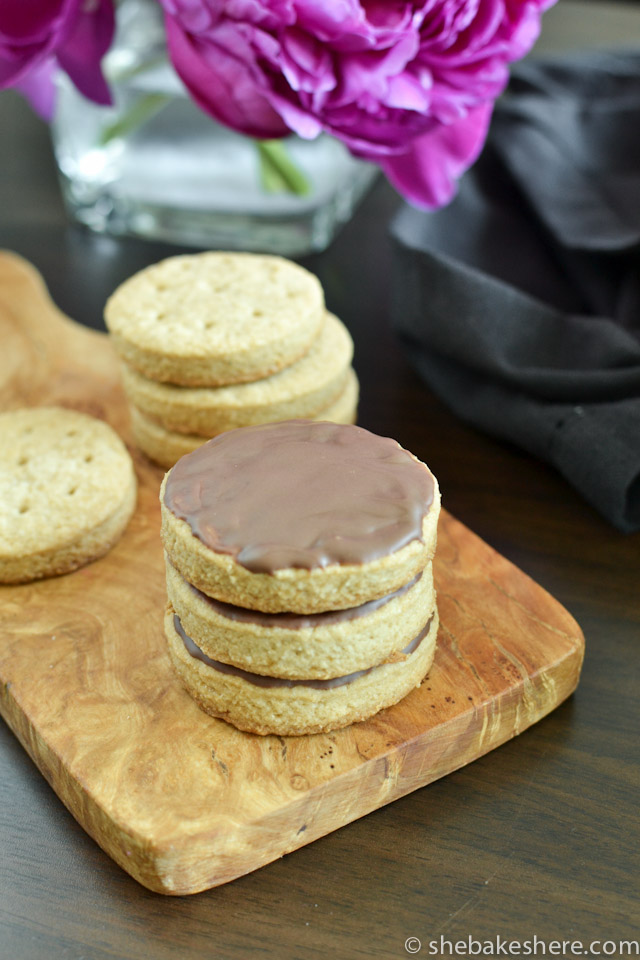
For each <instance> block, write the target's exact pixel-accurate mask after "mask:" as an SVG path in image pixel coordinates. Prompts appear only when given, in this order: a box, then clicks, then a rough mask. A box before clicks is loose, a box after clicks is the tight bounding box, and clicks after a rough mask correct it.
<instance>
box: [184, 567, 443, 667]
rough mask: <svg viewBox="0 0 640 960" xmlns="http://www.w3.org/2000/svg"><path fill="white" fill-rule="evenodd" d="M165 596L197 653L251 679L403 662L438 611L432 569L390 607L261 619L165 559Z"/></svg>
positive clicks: (387, 602)
mask: <svg viewBox="0 0 640 960" xmlns="http://www.w3.org/2000/svg"><path fill="white" fill-rule="evenodd" d="M167 593H168V596H169V601H170V603H171V605H172V607H173V609H174V610H175V612H176V613H177V614H178V617H179V618H180V621H181V623H182V626H183V628H184V630H185V633H187V634H188V635H189V636H190V637H192V638H193V639H194V640H195V641H196V642H197V644H198V646H199V647H200V649H201V650H202V651H203V652H204V653H206V654H207V656H209V657H211V658H212V659H213V660H220V661H222V662H223V663H229V664H232V665H234V666H236V667H241V668H243V669H244V670H248V671H249V672H251V673H259V674H266V675H267V676H271V677H286V678H289V679H300V678H317V679H327V678H331V677H341V676H345V675H346V674H349V673H353V672H354V671H355V670H365V669H367V668H369V667H373V666H376V665H378V664H381V663H384V662H386V661H391V660H394V659H397V658H398V657H400V659H402V657H401V655H400V651H402V650H403V649H404V648H405V647H406V646H407V644H408V643H410V641H411V640H413V638H414V637H416V636H417V635H418V633H419V632H420V630H421V629H422V627H423V626H424V624H425V623H426V622H427V620H428V619H429V617H430V616H431V614H432V613H433V610H434V608H435V602H436V597H435V590H434V587H433V572H432V567H431V564H428V565H427V567H426V568H425V570H424V571H423V573H422V575H421V576H419V577H418V579H416V580H415V581H414V582H411V583H410V584H408V585H406V586H405V587H401V588H400V590H399V591H397V592H396V593H395V594H394V595H392V596H391V597H390V598H389V599H385V601H374V602H371V603H367V604H365V605H364V606H361V607H359V608H356V609H355V610H346V611H341V612H331V613H319V614H315V615H312V616H304V615H303V616H300V617H295V616H294V615H291V614H256V613H255V611H249V610H246V609H239V608H237V607H231V606H229V605H228V604H221V603H220V602H218V601H215V600H211V599H210V598H208V597H206V596H205V595H204V594H202V593H200V592H198V591H196V590H195V589H194V588H193V587H192V586H190V585H189V584H188V583H187V581H186V580H185V579H184V578H183V577H182V576H181V575H180V574H179V573H178V571H177V570H176V569H175V567H174V566H173V565H172V564H171V562H170V561H168V560H167Z"/></svg>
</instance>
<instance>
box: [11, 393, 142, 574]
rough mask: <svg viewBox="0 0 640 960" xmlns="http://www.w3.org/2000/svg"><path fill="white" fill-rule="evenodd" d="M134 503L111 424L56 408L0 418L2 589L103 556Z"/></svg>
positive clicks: (125, 460)
mask: <svg viewBox="0 0 640 960" xmlns="http://www.w3.org/2000/svg"><path fill="white" fill-rule="evenodd" d="M135 501H136V478H135V473H134V470H133V464H132V462H131V458H130V456H129V454H128V453H127V450H126V448H125V446H124V444H123V443H122V441H121V440H120V438H119V437H118V435H117V434H116V433H115V432H114V431H113V430H112V428H111V427H110V426H108V424H106V423H103V422H102V421H101V420H96V419H94V418H93V417H89V416H86V415H85V414H82V413H78V412H76V411H74V410H63V409H60V408H56V407H38V408H33V409H28V410H16V411H13V412H10V413H3V414H0V582H2V583H25V582H27V581H30V580H37V579H40V578H41V577H49V576H54V575H57V574H62V573H68V572H69V571H71V570H75V569H76V568H77V567H80V566H83V565H84V564H86V563H89V562H90V561H92V560H95V559H97V558H98V557H101V556H103V555H104V554H105V553H107V551H108V550H109V549H110V548H111V547H112V546H113V545H114V543H116V541H117V540H118V539H119V538H120V536H121V535H122V533H123V531H124V529H125V527H126V525H127V523H128V522H129V519H130V518H131V515H132V513H133V510H134V508H135Z"/></svg>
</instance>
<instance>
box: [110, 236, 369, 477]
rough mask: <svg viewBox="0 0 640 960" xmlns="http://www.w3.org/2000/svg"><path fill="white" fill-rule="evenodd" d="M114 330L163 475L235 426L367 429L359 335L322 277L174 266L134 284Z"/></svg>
mask: <svg viewBox="0 0 640 960" xmlns="http://www.w3.org/2000/svg"><path fill="white" fill-rule="evenodd" d="M105 322H106V325H107V328H108V330H109V333H110V335H111V339H112V342H113V344H114V347H115V349H116V351H117V352H118V354H119V355H120V357H121V359H122V373H123V382H124V387H125V391H126V393H127V396H128V398H129V401H130V406H131V416H132V424H133V431H134V436H135V439H136V442H137V443H138V445H139V446H140V447H141V449H142V450H143V451H144V452H145V453H146V454H147V456H149V457H150V458H151V459H152V460H155V461H156V462H157V463H159V464H161V465H162V466H165V467H169V466H172V465H173V464H174V463H175V462H176V460H178V459H179V458H180V457H181V456H183V455H184V454H186V453H189V452H190V451H192V450H194V449H196V447H198V446H200V445H201V444H202V443H204V442H205V440H206V439H208V438H211V437H214V436H217V435H218V434H219V433H222V432H223V431H225V430H231V429H233V428H235V427H242V426H249V425H253V424H259V423H267V422H270V421H275V420H284V419H288V418H291V417H305V418H309V419H313V420H333V421H336V422H338V423H352V422H354V420H355V417H356V407H357V401H358V382H357V379H356V376H355V373H354V371H353V369H352V367H351V360H352V356H353V343H352V341H351V337H350V336H349V333H348V331H347V330H346V328H345V327H344V325H343V324H342V323H341V322H340V321H339V320H338V319H337V317H334V316H333V315H332V314H330V313H328V312H327V310H326V308H325V304H324V296H323V291H322V287H321V286H320V283H319V282H318V280H317V278H316V277H314V276H313V275H312V274H310V273H309V272H308V271H306V270H304V269H303V268H302V267H299V266H297V265H296V264H294V263H291V262H290V261H288V260H283V259H282V258H280V257H271V256H261V255H258V254H248V253H203V254H194V255H186V256H180V257H172V258H171V259H169V260H165V261H162V262H161V263H158V264H155V265H154V266H152V267H149V268H147V269H146V270H143V271H141V272H140V273H138V274H136V275H135V276H133V277H131V278H130V279H129V280H127V281H126V282H125V283H124V284H122V286H120V287H119V288H118V289H117V290H116V291H115V293H114V294H113V296H112V297H111V298H110V299H109V301H108V302H107V305H106V309H105Z"/></svg>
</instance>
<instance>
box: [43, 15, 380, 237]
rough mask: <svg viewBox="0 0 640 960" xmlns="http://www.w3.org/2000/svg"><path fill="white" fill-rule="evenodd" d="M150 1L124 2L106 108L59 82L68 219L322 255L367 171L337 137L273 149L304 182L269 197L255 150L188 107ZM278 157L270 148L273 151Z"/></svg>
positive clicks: (60, 159)
mask: <svg viewBox="0 0 640 960" xmlns="http://www.w3.org/2000/svg"><path fill="white" fill-rule="evenodd" d="M157 10H158V7H157V4H153V5H152V6H149V5H148V4H146V3H145V2H144V0H127V2H125V3H124V4H122V5H121V6H120V7H119V9H118V32H117V36H116V41H115V44H114V46H113V47H112V49H111V51H110V52H109V54H108V55H107V57H106V58H105V60H104V62H103V65H104V70H105V75H106V77H107V79H108V82H109V85H110V88H111V91H112V94H113V99H114V105H113V106H112V107H101V106H97V105H96V104H94V103H92V102H90V101H88V100H86V99H85V98H84V97H82V96H81V95H80V94H79V93H78V92H77V91H76V89H75V88H74V87H73V85H72V84H71V82H70V81H69V80H68V79H67V78H66V76H65V75H61V76H60V78H59V80H58V99H57V107H56V115H55V118H54V121H53V124H52V128H51V132H52V139H53V147H54V153H55V157H56V161H57V165H58V170H59V174H60V181H61V186H62V193H63V197H64V201H65V204H66V207H67V210H68V212H69V214H70V216H71V217H72V218H74V219H75V220H77V221H79V222H81V223H83V224H85V225H86V226H88V227H90V228H91V229H92V230H95V231H98V232H107V233H112V234H132V235H136V236H142V237H148V238H153V239H160V240H164V241H168V242H172V243H176V244H182V245H185V246H192V247H210V248H218V249H220V248H224V249H241V250H262V251H268V252H272V253H279V254H282V255H285V256H296V255H298V256H299V255H302V254H305V253H309V252H312V251H320V250H323V249H325V248H326V247H327V246H328V245H329V243H330V242H331V240H332V239H333V237H334V236H335V234H336V232H337V231H338V230H339V228H340V226H341V225H342V224H343V223H345V222H346V221H347V220H348V219H349V218H350V217H351V215H352V213H353V212H354V210H355V208H356V206H357V204H358V202H359V201H360V199H361V198H362V197H363V195H364V193H365V192H366V190H367V188H368V187H369V186H370V184H371V183H372V181H373V179H374V177H375V176H376V173H377V168H376V167H375V166H373V165H372V164H368V163H365V162H363V161H360V160H357V159H355V158H354V157H352V156H351V154H350V153H349V152H348V151H347V150H346V148H345V147H344V146H343V145H342V144H341V143H340V142H339V141H337V140H335V139H333V138H332V137H328V136H321V137H319V138H318V139H316V140H312V141H304V140H301V139H299V138H297V137H294V136H292V137H289V138H287V139H286V140H284V141H282V147H283V148H284V150H285V151H286V153H287V155H288V158H289V160H290V161H291V163H292V164H294V165H295V167H296V168H297V169H298V170H299V171H300V172H301V173H302V175H303V178H304V180H305V181H306V183H307V190H306V192H305V193H303V194H298V193H290V192H286V191H282V192H270V191H269V189H268V188H267V187H265V182H264V168H263V166H262V165H261V155H260V151H259V149H258V147H257V144H256V142H255V141H253V140H251V139H249V138H247V137H244V136H241V135H240V134H237V133H235V132H233V131H231V130H229V129H227V128H225V127H222V126H220V125H219V124H217V123H216V122H215V121H214V120H212V119H211V118H210V117H209V116H207V115H206V114H205V113H204V112H202V111H201V110H200V109H199V108H198V107H197V106H196V105H195V104H194V103H193V102H192V101H191V100H190V98H189V96H188V93H187V91H186V90H185V88H184V87H183V85H182V83H181V81H180V80H179V78H178V77H177V75H176V73H175V71H174V70H173V68H172V66H171V64H170V63H169V62H168V60H167V58H166V54H165V52H164V36H163V34H162V26H161V22H158V21H157V19H153V17H156V18H157ZM279 149H280V148H279Z"/></svg>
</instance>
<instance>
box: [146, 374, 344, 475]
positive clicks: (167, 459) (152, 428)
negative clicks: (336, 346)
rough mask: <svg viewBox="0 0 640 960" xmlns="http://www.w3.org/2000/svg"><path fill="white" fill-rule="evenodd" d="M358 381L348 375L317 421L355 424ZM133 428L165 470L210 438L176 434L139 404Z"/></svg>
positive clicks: (150, 455)
mask: <svg viewBox="0 0 640 960" xmlns="http://www.w3.org/2000/svg"><path fill="white" fill-rule="evenodd" d="M358 392H359V386H358V378H357V377H356V374H355V372H354V370H352V369H350V370H349V372H348V374H347V383H346V386H345V388H344V390H343V391H342V393H341V394H340V395H339V396H338V398H337V399H336V400H334V401H333V403H331V404H330V405H329V406H328V407H325V408H324V409H323V410H320V411H319V412H318V414H317V415H316V416H315V417H314V418H313V419H314V420H332V421H333V422H334V423H355V420H356V414H357V406H358ZM130 411H131V426H132V429H133V436H134V439H135V441H136V443H137V445H138V446H139V447H140V449H141V450H142V451H143V453H145V454H146V455H147V456H148V457H149V458H150V459H151V460H153V461H155V463H158V464H160V466H161V467H165V468H167V469H168V468H169V467H172V466H173V465H174V463H176V461H178V460H179V459H180V457H184V456H185V455H186V454H187V453H191V452H192V451H193V450H195V449H196V448H197V447H201V446H202V444H203V443H205V442H206V439H207V438H206V437H200V436H198V435H197V434H192V433H175V432H174V431H173V430H167V429H166V428H165V427H163V426H162V424H160V423H158V422H157V421H156V420H153V419H151V417H148V416H147V415H146V414H144V413H143V412H142V411H141V410H138V408H137V407H136V406H135V405H133V404H132V405H131V407H130Z"/></svg>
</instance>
